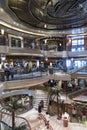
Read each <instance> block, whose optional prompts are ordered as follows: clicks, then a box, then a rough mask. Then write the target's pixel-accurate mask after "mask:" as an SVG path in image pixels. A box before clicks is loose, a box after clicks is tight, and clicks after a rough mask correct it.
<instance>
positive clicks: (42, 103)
mask: <svg viewBox="0 0 87 130" xmlns="http://www.w3.org/2000/svg"><path fill="white" fill-rule="evenodd" d="M41 107H42V108H44V101H43V100H41Z"/></svg>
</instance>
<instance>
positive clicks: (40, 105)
mask: <svg viewBox="0 0 87 130" xmlns="http://www.w3.org/2000/svg"><path fill="white" fill-rule="evenodd" d="M41 112H42V104H41V102H39V104H38V114H39V118H40V114H41Z"/></svg>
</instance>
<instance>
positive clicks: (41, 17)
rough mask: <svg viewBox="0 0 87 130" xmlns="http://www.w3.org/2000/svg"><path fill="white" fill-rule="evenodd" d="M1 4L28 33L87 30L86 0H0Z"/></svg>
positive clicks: (56, 33)
mask: <svg viewBox="0 0 87 130" xmlns="http://www.w3.org/2000/svg"><path fill="white" fill-rule="evenodd" d="M0 5H1V7H2V8H3V9H4V10H5V11H6V13H8V14H9V16H10V17H11V18H12V19H13V20H14V21H15V22H17V23H19V24H20V25H21V28H23V27H24V28H25V29H26V30H27V31H30V32H34V33H37V34H45V35H47V34H48V32H49V34H48V35H52V34H55V35H58V34H69V33H72V32H71V31H70V30H73V29H74V30H75V33H83V32H86V31H87V30H84V27H85V28H86V26H87V8H86V7H87V0H0ZM10 21H11V20H10ZM6 22H7V21H6ZM11 24H12V22H11ZM20 25H18V27H20ZM24 28H23V29H24ZM31 30H33V31H31ZM77 30H78V31H77ZM73 32H74V31H73ZM32 34H33V33H32ZM35 35H36V34H35ZM45 35H43V36H45Z"/></svg>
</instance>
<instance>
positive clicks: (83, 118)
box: [82, 108, 87, 121]
mask: <svg viewBox="0 0 87 130" xmlns="http://www.w3.org/2000/svg"><path fill="white" fill-rule="evenodd" d="M86 114H87V111H86V109H85V108H83V110H82V121H85V120H86Z"/></svg>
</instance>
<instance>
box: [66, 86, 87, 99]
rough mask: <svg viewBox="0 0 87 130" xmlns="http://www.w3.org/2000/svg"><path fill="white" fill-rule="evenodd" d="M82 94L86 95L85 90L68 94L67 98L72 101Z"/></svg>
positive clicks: (86, 90) (86, 89) (86, 91)
mask: <svg viewBox="0 0 87 130" xmlns="http://www.w3.org/2000/svg"><path fill="white" fill-rule="evenodd" d="M83 94H87V88H81V89H78V90H77V91H74V92H72V93H69V94H68V96H69V98H71V99H72V98H75V97H77V96H80V95H83Z"/></svg>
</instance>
